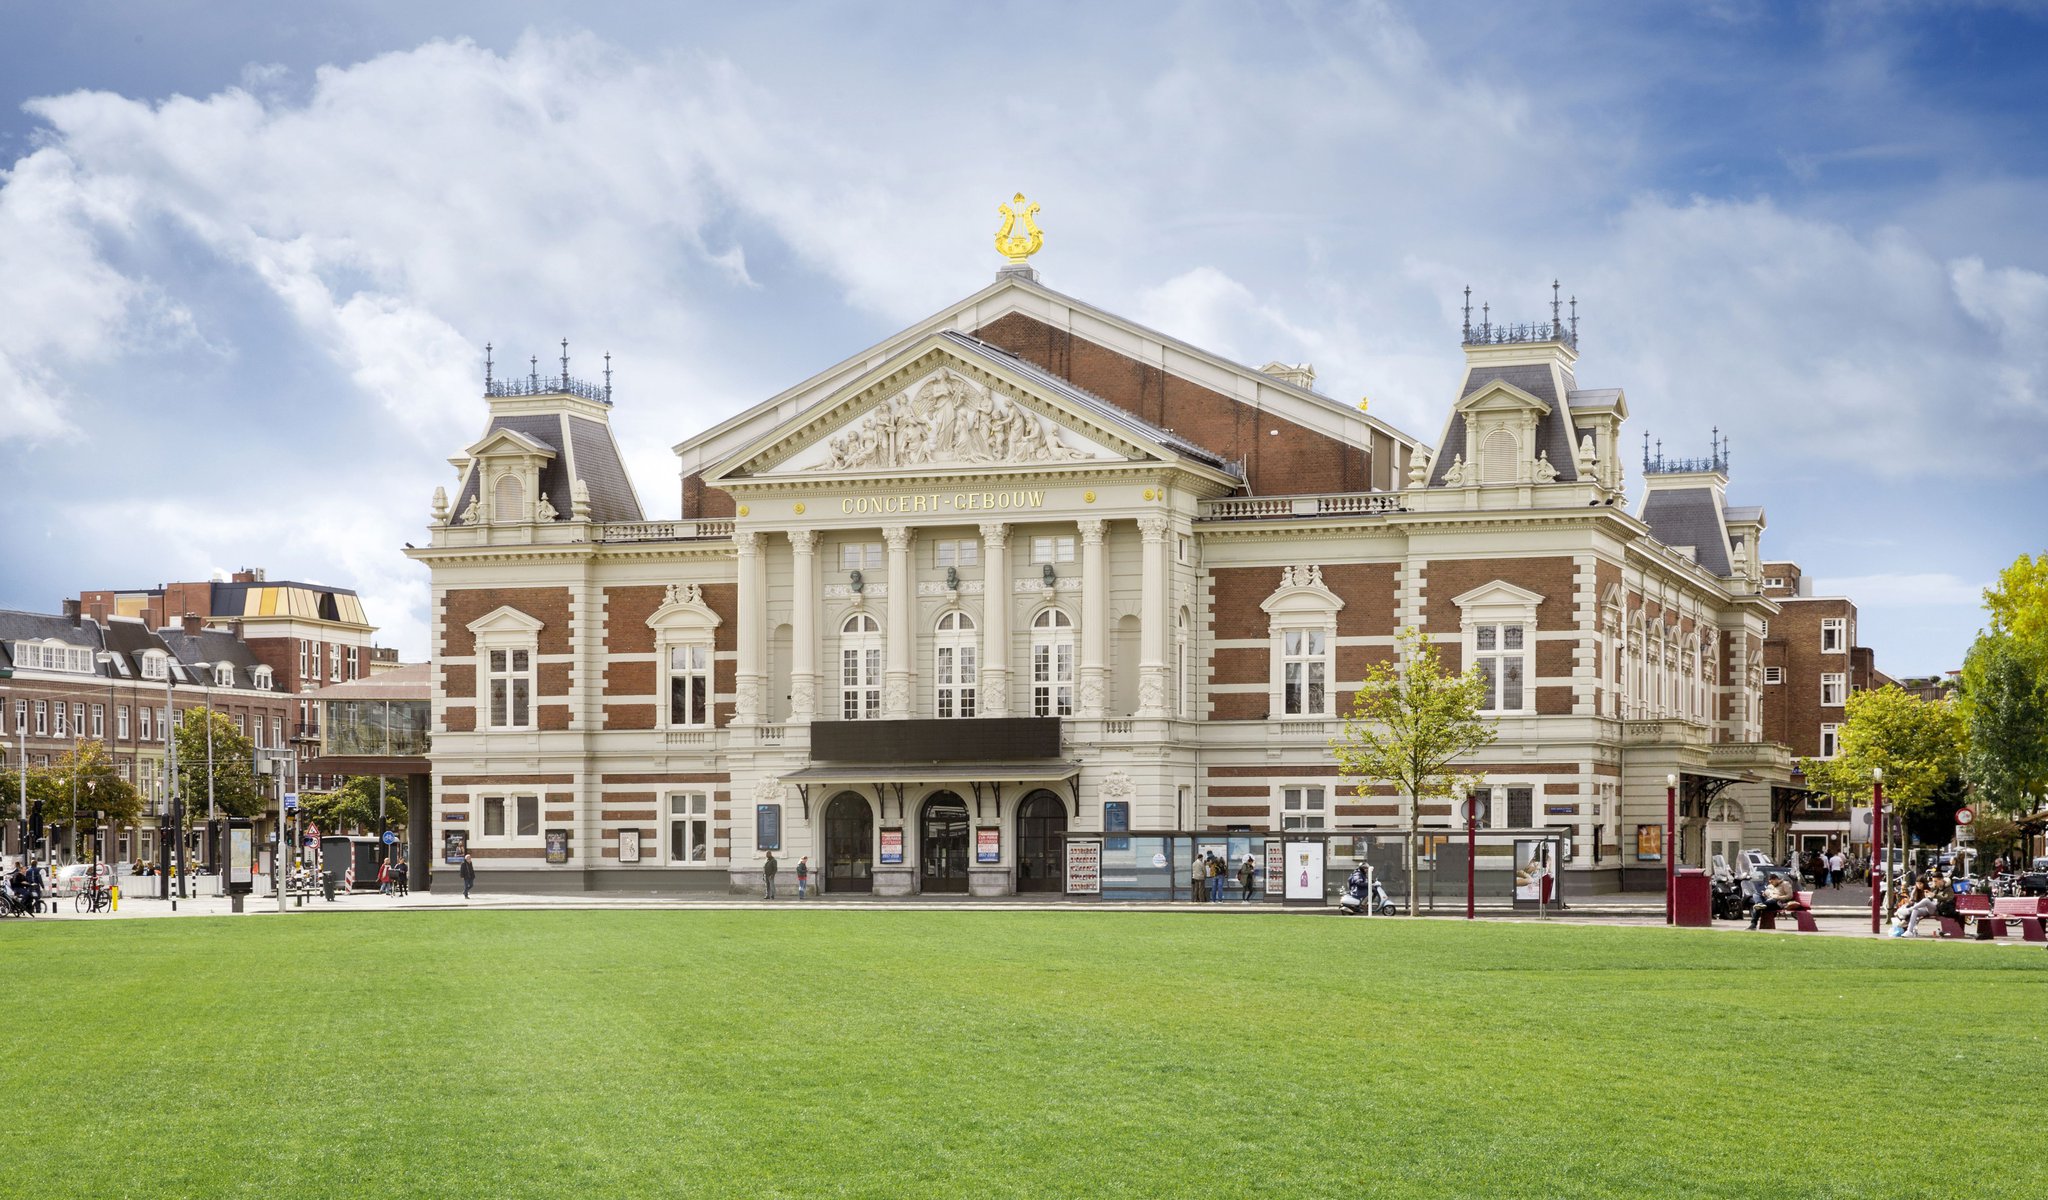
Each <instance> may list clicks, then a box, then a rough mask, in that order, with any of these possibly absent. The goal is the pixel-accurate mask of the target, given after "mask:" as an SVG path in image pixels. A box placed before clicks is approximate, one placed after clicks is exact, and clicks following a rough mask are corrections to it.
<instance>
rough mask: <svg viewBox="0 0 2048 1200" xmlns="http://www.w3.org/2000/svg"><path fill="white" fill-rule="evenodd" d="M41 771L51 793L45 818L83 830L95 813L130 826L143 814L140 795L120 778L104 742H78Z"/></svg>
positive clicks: (111, 821) (90, 822) (111, 822)
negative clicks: (44, 770)
mask: <svg viewBox="0 0 2048 1200" xmlns="http://www.w3.org/2000/svg"><path fill="white" fill-rule="evenodd" d="M43 774H44V775H45V776H46V778H47V780H48V783H49V787H50V792H51V795H50V798H49V801H48V803H47V805H46V807H45V810H44V819H45V820H47V821H62V822H64V823H65V824H66V825H72V826H74V827H76V828H81V829H83V828H89V827H91V825H92V823H93V813H95V812H101V813H105V814H106V820H107V822H108V823H109V824H119V825H133V824H134V823H135V822H136V820H137V819H138V818H140V817H141V815H142V794H141V793H140V792H138V791H136V790H135V785H134V784H132V783H130V782H128V781H127V780H125V779H123V778H121V771H120V768H118V767H116V766H115V765H114V756H113V755H111V754H109V753H107V747H106V743H104V742H100V741H95V740H92V739H85V740H82V741H79V742H78V743H76V744H75V745H73V746H72V747H71V749H70V750H69V751H67V752H66V753H65V754H64V756H63V757H61V758H59V759H58V760H57V761H56V762H54V763H52V764H51V765H50V769H49V770H48V771H46V772H43ZM74 798H75V800H76V807H75V808H74V807H73V802H74Z"/></svg>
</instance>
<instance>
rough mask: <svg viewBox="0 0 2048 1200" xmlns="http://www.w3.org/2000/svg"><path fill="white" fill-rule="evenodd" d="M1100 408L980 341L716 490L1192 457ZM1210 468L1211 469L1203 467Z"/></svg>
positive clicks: (912, 369)
mask: <svg viewBox="0 0 2048 1200" xmlns="http://www.w3.org/2000/svg"><path fill="white" fill-rule="evenodd" d="M1155 433H1157V431H1155V430H1151V429H1150V428H1149V427H1148V426H1145V425H1144V423H1143V422H1140V421H1137V420H1136V419H1135V418H1129V417H1127V416H1126V415H1124V414H1121V413H1120V411H1119V410H1115V409H1113V408H1111V407H1110V406H1108V405H1107V404H1105V403H1104V402H1102V401H1100V400H1096V399H1093V398H1092V397H1085V396H1082V395H1078V394H1068V392H1067V390H1066V389H1064V388H1062V387H1061V386H1059V385H1058V384H1057V383H1056V382H1050V381H1048V380H1046V379H1043V378H1037V377H1035V376H1034V374H1033V373H1032V372H1029V371H1027V370H1023V369H1018V368H1016V367H1015V365H1014V364H1013V363H1012V362H1007V361H1005V356H1002V355H998V354H995V353H989V354H987V355H983V354H979V353H976V352H975V350H974V348H973V345H972V343H971V340H970V339H962V338H957V337H952V336H950V335H945V334H939V335H934V336H933V337H931V338H929V339H927V340H926V342H925V343H924V344H923V345H921V346H920V347H919V348H918V350H917V351H916V352H914V353H911V354H908V355H905V356H903V357H902V358H900V359H898V360H896V361H895V362H894V363H892V364H891V365H890V366H889V367H888V369H887V370H886V371H881V370H878V371H876V372H874V373H871V374H870V375H868V376H864V377H862V378H861V379H858V380H856V381H854V382H853V383H852V384H850V385H848V386H847V387H845V388H843V389H842V390H841V392H840V393H839V394H838V395H837V396H835V397H834V398H833V399H831V400H829V401H827V402H825V403H823V404H820V405H817V406H816V407H814V408H812V409H811V410H809V411H807V412H805V413H803V414H801V415H800V416H797V417H795V418H792V419H791V420H789V421H786V422H784V423H783V424H781V425H779V426H777V427H776V428H775V429H773V430H772V431H770V432H769V433H768V434H767V435H766V436H764V437H762V438H760V439H757V440H756V441H755V442H754V443H753V444H752V445H750V446H748V447H746V448H744V449H743V450H741V451H740V452H739V453H737V454H735V455H733V456H732V457H731V458H729V459H727V460H726V461H725V462H723V463H721V464H719V465H718V466H717V467H716V468H714V469H713V470H712V471H710V472H707V473H706V476H705V481H706V482H707V483H712V482H721V483H723V482H737V481H741V480H748V479H759V480H763V481H766V480H769V479H788V480H815V479H820V478H825V477H834V476H841V475H849V476H859V475H871V474H882V475H901V474H920V475H922V474H944V473H948V472H973V473H980V472H987V471H1001V470H1020V471H1031V470H1045V469H1057V468H1060V467H1065V466H1076V467H1090V466H1105V465H1119V464H1127V463H1129V464H1142V463H1162V462H1172V461H1176V460H1178V459H1179V458H1180V457H1181V456H1180V455H1178V454H1176V453H1175V452H1174V450H1173V449H1171V448H1170V447H1168V446H1166V445H1164V444H1163V443H1162V441H1161V440H1158V439H1156V438H1155V437H1153V436H1151V435H1153V434H1155ZM1203 465H1206V464H1203Z"/></svg>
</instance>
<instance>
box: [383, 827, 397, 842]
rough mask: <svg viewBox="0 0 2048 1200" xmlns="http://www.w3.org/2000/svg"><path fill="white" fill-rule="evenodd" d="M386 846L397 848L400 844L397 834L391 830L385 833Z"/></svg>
mask: <svg viewBox="0 0 2048 1200" xmlns="http://www.w3.org/2000/svg"><path fill="white" fill-rule="evenodd" d="M384 844H385V845H387V846H396V845H397V844H398V835H397V834H396V833H393V832H392V831H391V830H389V829H387V830H385V831H384Z"/></svg>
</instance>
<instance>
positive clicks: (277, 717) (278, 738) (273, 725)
mask: <svg viewBox="0 0 2048 1200" xmlns="http://www.w3.org/2000/svg"><path fill="white" fill-rule="evenodd" d="M270 746H271V749H273V750H282V749H284V715H283V714H282V713H272V714H270Z"/></svg>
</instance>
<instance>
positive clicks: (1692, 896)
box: [1671, 867, 1714, 929]
mask: <svg viewBox="0 0 2048 1200" xmlns="http://www.w3.org/2000/svg"><path fill="white" fill-rule="evenodd" d="M1675 886H1676V888H1677V892H1676V894H1675V895H1674V896H1673V898H1672V905H1671V908H1672V915H1673V918H1674V923H1675V924H1679V925H1685V926H1690V927H1692V928H1694V929H1705V928H1707V927H1708V926H1711V925H1712V924H1713V923H1714V892H1713V887H1712V885H1711V883H1710V882H1709V880H1708V879H1707V873H1706V872H1705V871H1703V870H1701V869H1700V868H1698V867H1680V868H1678V880H1677V883H1676V884H1675Z"/></svg>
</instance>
